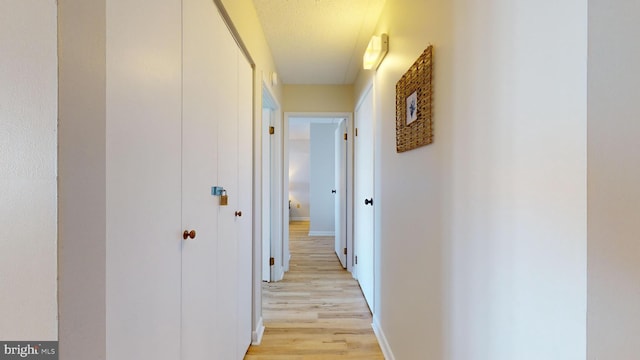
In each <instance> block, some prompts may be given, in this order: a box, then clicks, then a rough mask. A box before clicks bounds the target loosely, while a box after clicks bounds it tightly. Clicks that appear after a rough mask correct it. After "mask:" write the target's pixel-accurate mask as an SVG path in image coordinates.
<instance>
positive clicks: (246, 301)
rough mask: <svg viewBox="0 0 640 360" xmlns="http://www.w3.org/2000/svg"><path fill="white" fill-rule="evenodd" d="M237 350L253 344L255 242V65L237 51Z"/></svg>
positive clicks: (239, 352)
mask: <svg viewBox="0 0 640 360" xmlns="http://www.w3.org/2000/svg"><path fill="white" fill-rule="evenodd" d="M238 65H239V68H238V84H239V89H238V90H239V92H238V210H239V211H242V216H239V217H236V226H237V227H238V262H237V265H236V267H237V269H238V280H237V284H238V320H237V322H238V353H237V359H242V358H243V357H244V354H245V353H246V352H247V349H248V348H249V345H250V344H251V305H252V301H251V293H252V292H251V289H252V273H253V270H252V269H253V265H252V263H253V262H252V258H253V257H252V249H253V246H252V243H253V213H252V209H253V130H252V129H253V121H252V120H253V116H252V113H253V69H252V68H251V65H249V63H248V62H247V60H246V59H245V57H244V56H243V55H242V54H239V55H238Z"/></svg>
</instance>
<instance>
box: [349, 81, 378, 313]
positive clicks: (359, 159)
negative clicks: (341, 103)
mask: <svg viewBox="0 0 640 360" xmlns="http://www.w3.org/2000/svg"><path fill="white" fill-rule="evenodd" d="M356 128H357V131H358V136H357V137H356V138H355V198H354V201H355V205H354V210H355V224H354V233H355V234H354V235H355V248H356V249H355V254H356V256H357V264H356V276H357V278H358V282H359V283H360V287H361V288H362V292H363V293H364V297H365V299H366V300H367V304H368V305H369V308H370V309H373V284H374V283H373V280H374V279H373V255H374V253H373V239H374V232H373V229H374V224H373V218H374V217H373V206H372V205H367V204H365V200H370V199H373V151H374V147H373V141H374V137H373V91H372V90H371V89H369V91H368V93H367V94H366V95H365V97H364V99H363V100H362V103H361V104H360V106H359V107H358V108H357V109H356ZM373 200H375V199H373ZM374 204H375V202H374Z"/></svg>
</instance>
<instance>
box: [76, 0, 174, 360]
mask: <svg viewBox="0 0 640 360" xmlns="http://www.w3.org/2000/svg"><path fill="white" fill-rule="evenodd" d="M180 13H181V5H180V2H177V1H173V0H158V1H157V2H154V3H153V6H149V2H148V1H144V0H127V1H109V2H108V4H107V9H106V14H107V16H106V21H107V23H106V64H107V66H106V73H105V76H106V82H107V87H106V109H107V111H106V116H107V118H106V129H105V130H106V144H105V146H106V168H105V171H106V180H105V181H106V224H105V226H106V234H107V235H106V254H107V257H106V273H105V277H106V289H105V302H106V304H105V305H106V339H105V341H106V349H107V350H106V353H107V359H108V360H139V359H154V360H176V359H179V358H180V281H181V279H180V278H181V275H180V272H181V265H180V261H181V255H180V247H181V243H182V238H181V231H180V228H181V224H180V208H181V198H180V191H181V190H180V182H181V172H180V168H181V152H180V148H181V140H182V139H181V136H180V127H181V121H180V118H181V107H182V104H181V98H180V94H181V87H182V85H181V83H182V79H181V74H180V69H181V68H182V56H181V48H182V40H181V31H182V29H181V25H180V24H181V15H180ZM150 19H153V21H151V20H150ZM94 210H96V211H98V213H99V210H98V209H86V211H94ZM73 230H76V231H82V229H73ZM87 236H93V234H87ZM87 306H90V304H87ZM78 330H79V331H82V330H81V329H78ZM86 358H87V359H89V358H91V355H90V354H87V356H86Z"/></svg>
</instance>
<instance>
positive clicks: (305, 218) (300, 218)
mask: <svg viewBox="0 0 640 360" xmlns="http://www.w3.org/2000/svg"><path fill="white" fill-rule="evenodd" d="M289 221H311V218H310V217H292V218H289Z"/></svg>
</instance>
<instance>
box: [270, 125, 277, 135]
mask: <svg viewBox="0 0 640 360" xmlns="http://www.w3.org/2000/svg"><path fill="white" fill-rule="evenodd" d="M275 133H276V128H275V127H273V126H269V135H273V134H275Z"/></svg>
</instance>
